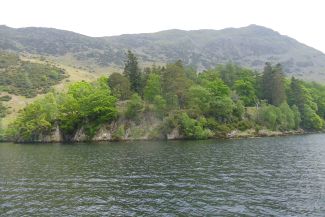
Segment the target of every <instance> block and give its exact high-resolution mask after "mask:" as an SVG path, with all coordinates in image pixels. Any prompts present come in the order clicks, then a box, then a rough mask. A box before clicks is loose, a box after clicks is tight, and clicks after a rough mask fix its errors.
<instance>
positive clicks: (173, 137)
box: [166, 128, 184, 140]
mask: <svg viewBox="0 0 325 217" xmlns="http://www.w3.org/2000/svg"><path fill="white" fill-rule="evenodd" d="M166 137H167V139H168V140H176V139H184V136H183V135H181V134H180V132H179V129H178V128H175V129H173V130H172V132H170V133H168V134H167V136H166Z"/></svg>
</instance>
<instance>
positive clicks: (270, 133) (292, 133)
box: [0, 129, 325, 144]
mask: <svg viewBox="0 0 325 217" xmlns="http://www.w3.org/2000/svg"><path fill="white" fill-rule="evenodd" d="M265 132H267V133H265ZM232 133H233V132H232ZM324 133H325V132H324V131H304V130H302V129H300V130H296V131H285V132H281V131H262V133H258V134H247V132H246V133H245V131H244V132H240V133H239V134H235V135H234V134H232V135H228V136H226V137H210V138H207V139H193V138H185V137H182V138H173V139H157V138H155V139H154V138H147V139H144V138H132V139H120V140H116V139H115V140H114V139H111V140H82V141H55V140H52V141H37V140H35V141H23V142H22V141H20V142H18V141H11V140H0V143H15V144H30V143H33V144H42V143H43V144H55V143H60V144H67V143H70V144H78V143H85V142H92V143H97V142H98V143H100V142H132V141H182V140H184V141H186V140H192V141H195V140H197V141H203V140H214V139H222V140H233V139H254V138H266V137H286V136H303V135H309V134H324Z"/></svg>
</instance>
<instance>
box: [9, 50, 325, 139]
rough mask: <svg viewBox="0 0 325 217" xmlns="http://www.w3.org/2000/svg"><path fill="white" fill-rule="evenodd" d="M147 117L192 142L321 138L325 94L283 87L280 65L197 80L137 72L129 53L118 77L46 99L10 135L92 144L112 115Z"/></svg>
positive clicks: (165, 71) (173, 70) (178, 67)
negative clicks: (294, 134) (78, 136)
mask: <svg viewBox="0 0 325 217" xmlns="http://www.w3.org/2000/svg"><path fill="white" fill-rule="evenodd" d="M116 99H119V103H118V106H117V105H116ZM117 111H119V112H118V114H117ZM146 114H151V115H154V116H155V118H157V119H158V120H159V122H160V124H159V127H158V128H157V129H159V130H160V131H159V133H161V134H163V135H167V134H169V133H171V132H172V131H175V129H176V130H178V132H179V133H180V134H181V135H182V136H183V137H185V138H191V139H205V138H210V137H220V136H226V135H227V134H228V133H230V132H232V131H233V130H240V131H245V130H255V132H258V131H260V130H261V129H264V130H269V131H292V130H298V129H300V128H303V129H305V130H322V129H323V128H324V118H325V87H324V86H322V85H319V84H316V83H307V82H303V81H300V80H297V79H295V78H292V79H290V80H289V79H286V78H285V77H284V75H283V70H282V67H281V65H280V64H277V65H275V66H273V65H271V64H269V63H267V64H266V65H265V68H264V71H263V73H258V72H256V71H253V70H250V69H246V68H242V67H239V66H236V65H233V64H227V65H220V66H217V67H216V68H214V69H210V70H207V71H204V72H202V73H196V72H195V71H194V70H193V69H190V68H186V67H184V66H183V64H182V62H181V61H177V62H175V63H173V64H167V65H166V66H164V67H156V66H153V67H151V68H146V69H145V70H140V68H139V66H138V62H137V58H136V57H135V55H134V54H133V53H132V52H131V51H128V53H127V60H126V61H125V70H124V74H123V75H121V74H117V73H114V74H112V75H111V76H110V77H109V78H108V79H107V78H101V79H99V80H98V81H97V82H95V83H87V82H78V83H75V84H72V85H71V86H70V87H69V89H68V91H67V93H50V94H48V95H47V96H46V97H45V98H43V99H41V100H38V101H36V102H34V103H32V104H30V105H28V106H27V107H26V108H25V109H24V110H23V111H22V112H21V113H20V115H19V117H18V119H17V120H16V121H15V122H14V123H13V125H12V126H11V128H10V130H9V135H11V136H13V137H14V138H22V139H24V140H33V139H34V138H36V137H37V136H38V135H39V134H42V133H47V132H49V131H51V130H53V128H54V127H55V126H57V127H59V128H60V129H61V131H62V132H63V133H64V135H65V136H66V138H71V137H73V135H74V134H75V133H76V131H77V130H79V129H81V128H82V129H83V130H84V131H85V133H86V135H87V136H88V137H89V138H91V137H92V136H94V135H95V133H96V131H97V130H98V128H99V126H100V125H101V124H103V123H108V122H110V121H112V120H114V119H116V118H117V115H118V116H119V118H122V119H124V121H125V123H127V124H126V125H129V124H130V122H135V123H136V124H141V121H142V118H143V119H144V117H145V115H146ZM126 125H125V126H122V125H119V126H117V131H116V132H115V134H114V135H113V137H114V138H115V137H116V138H121V137H123V135H122V134H123V133H125V132H126V131H125V130H126V127H127V126H126ZM139 130H143V131H145V130H146V129H139Z"/></svg>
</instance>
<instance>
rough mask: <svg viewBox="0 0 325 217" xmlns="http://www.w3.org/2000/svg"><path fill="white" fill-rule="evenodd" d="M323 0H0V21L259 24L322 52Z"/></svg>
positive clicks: (141, 26) (63, 25) (101, 31)
mask: <svg viewBox="0 0 325 217" xmlns="http://www.w3.org/2000/svg"><path fill="white" fill-rule="evenodd" d="M324 23H325V1H324V0H115V1H113V0H28V1H27V0H20V1H19V0H2V1H1V10H0V24H4V25H7V26H10V27H27V26H40V27H54V28H58V29H65V30H71V31H74V32H78V33H82V34H85V35H89V36H109V35H120V34H125V33H142V32H156V31H160V30H166V29H184V30H193V29H222V28H226V27H242V26H247V25H249V24H258V25H263V26H266V27H269V28H272V29H274V30H276V31H278V32H280V33H281V34H284V35H288V36H290V37H293V38H295V39H297V40H298V41H300V42H303V43H305V44H307V45H309V46H312V47H314V48H317V49H319V50H321V51H323V52H325V25H324Z"/></svg>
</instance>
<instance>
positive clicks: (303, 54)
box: [0, 25, 325, 81]
mask: <svg viewBox="0 0 325 217" xmlns="http://www.w3.org/2000/svg"><path fill="white" fill-rule="evenodd" d="M0 49H2V50H10V51H15V52H27V53H30V54H37V55H45V56H48V57H49V58H52V59H53V60H55V61H59V62H62V63H65V64H71V65H77V66H82V67H87V69H88V70H89V71H91V72H96V71H101V72H103V71H105V70H107V69H108V67H115V68H116V67H117V68H118V67H121V66H122V65H123V58H124V53H125V50H126V49H131V50H133V51H134V52H135V53H136V54H137V55H138V56H139V57H140V59H141V61H142V62H144V64H151V63H166V62H171V61H174V60H175V59H181V60H182V61H183V62H184V63H185V64H186V65H189V66H192V67H194V68H196V69H198V70H199V71H202V70H204V69H206V68H210V67H214V66H215V65H217V64H220V63H226V62H233V63H237V64H239V65H242V66H247V67H252V68H255V69H261V68H262V67H263V66H264V63H265V62H267V61H268V62H271V63H277V62H280V63H282V64H283V66H284V69H285V72H286V73H287V74H288V75H295V76H297V77H300V78H304V79H308V80H317V81H325V54H323V53H322V52H320V51H318V50H316V49H314V48H311V47H308V46H306V45H304V44H302V43H299V42H298V41H296V40H294V39H292V38H290V37H287V36H283V35H281V34H279V33H278V32H275V31H273V30H271V29H268V28H265V27H262V26H257V25H250V26H247V27H243V28H228V29H223V30H193V31H182V30H167V31H161V32H157V33H145V34H129V35H121V36H111V37H97V38H96V37H88V36H84V35H81V34H77V33H73V32H69V31H63V30H57V29H51V28H35V27H29V28H19V29H14V28H10V27H7V26H0Z"/></svg>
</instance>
